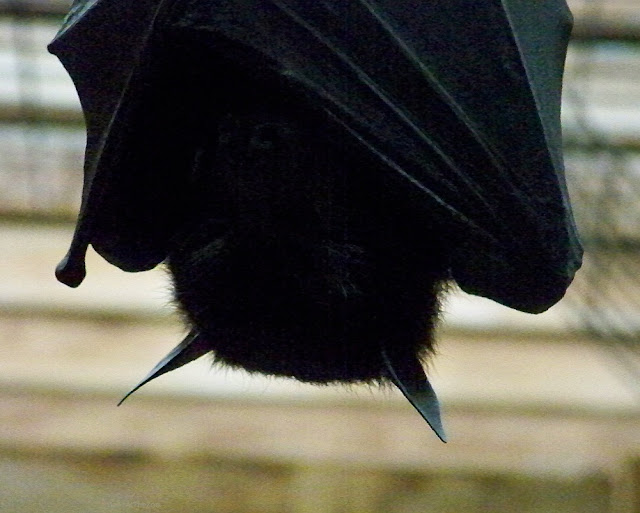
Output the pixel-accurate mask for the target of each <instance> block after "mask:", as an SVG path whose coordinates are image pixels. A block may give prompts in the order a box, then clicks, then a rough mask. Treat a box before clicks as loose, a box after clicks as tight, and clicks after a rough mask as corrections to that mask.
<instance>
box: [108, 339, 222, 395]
mask: <svg viewBox="0 0 640 513" xmlns="http://www.w3.org/2000/svg"><path fill="white" fill-rule="evenodd" d="M210 351H211V348H210V347H209V345H208V344H207V343H206V342H205V341H204V339H203V338H202V337H201V336H200V334H199V333H197V332H195V331H191V332H190V333H189V334H188V335H187V336H186V337H185V338H184V340H183V341H182V342H180V343H179V344H178V345H177V346H176V347H174V348H173V349H172V350H171V351H170V352H169V354H167V355H166V356H165V357H164V358H163V359H162V360H160V361H159V362H158V363H157V364H156V366H155V367H154V368H153V369H151V372H149V374H147V376H146V377H145V378H144V379H143V380H142V381H140V383H138V384H137V385H136V386H135V387H133V388H132V389H131V390H130V391H129V392H127V395H125V396H124V397H123V398H122V399H121V400H120V402H119V403H118V406H120V405H121V404H122V403H123V402H124V401H125V400H126V399H127V398H128V397H129V396H130V395H131V394H133V393H134V392H135V391H136V390H138V389H139V388H141V387H142V386H144V385H146V384H147V383H149V381H152V380H154V379H156V378H157V377H158V376H162V375H163V374H166V373H167V372H171V371H172V370H176V369H178V368H180V367H182V366H183V365H186V364H187V363H189V362H192V361H193V360H197V359H198V358H200V357H201V356H203V355H205V354H207V353H208V352H210Z"/></svg>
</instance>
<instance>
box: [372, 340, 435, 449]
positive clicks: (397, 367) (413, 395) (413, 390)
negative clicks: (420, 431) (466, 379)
mask: <svg viewBox="0 0 640 513" xmlns="http://www.w3.org/2000/svg"><path fill="white" fill-rule="evenodd" d="M381 354H382V359H383V361H384V363H385V365H386V367H387V371H388V372H389V377H390V378H391V381H393V384H394V385H395V386H397V387H398V388H399V389H400V391H401V392H402V393H403V394H404V396H405V397H406V398H407V399H408V400H409V402H410V403H411V404H412V405H413V407H414V408H415V409H416V410H418V413H420V415H421V416H422V418H423V419H424V420H426V421H427V424H429V427H431V429H433V431H434V433H435V434H436V435H438V438H440V440H442V441H443V442H445V443H446V442H447V436H446V435H445V432H444V428H443V427H442V420H441V418H440V404H439V403H438V398H437V397H436V393H435V391H434V390H433V387H432V386H431V383H429V380H428V379H427V376H426V374H425V372H424V369H423V368H422V365H421V364H420V361H419V360H418V359H417V358H416V357H411V358H409V359H408V360H406V361H403V362H402V363H398V362H395V363H394V362H392V361H391V359H390V358H389V355H388V354H387V351H386V349H385V348H384V347H383V348H382V349H381Z"/></svg>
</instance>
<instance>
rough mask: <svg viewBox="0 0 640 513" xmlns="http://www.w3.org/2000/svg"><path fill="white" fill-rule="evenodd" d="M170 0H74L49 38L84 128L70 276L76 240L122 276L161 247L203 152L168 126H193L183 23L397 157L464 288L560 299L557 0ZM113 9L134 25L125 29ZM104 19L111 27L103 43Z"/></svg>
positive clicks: (147, 263)
mask: <svg viewBox="0 0 640 513" xmlns="http://www.w3.org/2000/svg"><path fill="white" fill-rule="evenodd" d="M165 5H169V4H165V3H164V2H160V1H157V0H156V1H151V0H147V1H142V2H136V3H133V2H128V1H126V0H117V1H116V0H111V1H107V0H94V1H76V3H75V4H74V11H72V14H71V16H70V18H69V20H68V21H67V23H66V24H65V28H63V30H62V31H61V33H60V35H59V36H58V37H57V38H56V40H54V42H53V43H52V45H51V47H50V48H51V51H52V52H54V53H56V54H57V55H59V56H60V58H61V59H62V61H63V63H64V64H65V66H66V67H67V69H68V70H69V72H70V74H71V75H72V78H73V79H74V81H75V83H76V85H77V87H78V92H79V95H80V97H81V101H82V104H83V108H84V110H85V113H86V114H85V115H86V117H87V125H88V131H89V136H88V143H87V161H86V167H85V192H84V198H83V206H82V212H81V214H80V219H79V223H78V228H77V231H76V236H75V238H74V242H73V244H72V248H71V251H70V254H69V255H68V258H67V260H65V261H63V263H62V264H61V267H60V268H59V269H60V272H59V276H60V278H61V279H62V280H63V281H65V280H66V282H68V283H70V284H74V283H75V282H78V283H79V281H78V280H77V279H76V278H74V277H76V276H80V275H81V273H80V272H78V271H75V269H78V268H80V267H81V266H80V262H81V261H82V260H83V257H81V256H79V255H81V253H82V251H80V250H79V249H78V248H80V249H82V248H83V247H86V245H87V244H89V243H90V244H92V245H93V246H94V247H96V249H97V250H98V251H99V252H100V253H101V254H102V255H103V256H105V258H107V259H108V260H109V261H111V262H112V263H114V264H116V265H118V266H119V267H121V268H123V269H125V270H143V269H147V268H150V267H153V266H154V265H156V264H157V263H158V262H160V261H161V260H162V259H163V258H164V256H165V255H166V251H167V249H166V248H167V245H168V244H169V241H170V238H171V235H172V233H173V231H174V230H175V229H176V223H177V222H178V221H176V219H179V215H178V214H177V213H178V212H179V211H180V206H181V203H180V199H179V198H180V197H181V195H182V194H183V193H184V191H186V190H187V185H185V183H184V182H185V178H184V177H185V176H187V175H188V169H189V165H190V162H189V154H190V152H191V153H192V152H193V147H192V146H190V144H192V142H191V141H190V140H189V137H186V136H185V135H184V134H185V133H191V134H192V136H191V138H192V139H193V132H190V131H188V130H186V131H185V130H178V129H176V127H179V126H184V123H188V122H189V120H185V119H183V118H181V117H180V116H181V115H182V114H181V113H183V112H185V110H188V109H185V102H187V103H188V101H189V100H188V99H184V96H189V95H188V94H187V95H185V94H181V92H182V93H184V91H185V89H184V87H185V83H186V82H188V81H189V78H188V77H187V78H184V77H182V78H181V77H180V74H179V73H178V76H175V75H174V76H173V78H171V76H170V75H168V74H167V73H165V71H166V69H167V68H168V67H167V66H166V65H164V64H163V63H166V59H165V55H166V49H167V48H170V47H171V41H172V39H171V38H172V37H175V35H176V34H185V33H189V34H192V35H197V37H194V40H197V41H199V42H201V43H202V44H205V45H207V44H209V45H210V46H211V47H212V48H214V49H215V48H222V49H223V51H224V53H225V58H226V59H227V60H229V61H233V62H235V63H236V64H237V65H238V66H241V67H242V66H245V67H246V68H247V71H248V72H249V73H252V74H255V75H257V76H274V77H278V79H279V80H281V81H284V82H286V83H287V84H290V85H291V86H292V87H293V88H295V89H296V90H297V91H300V94H301V97H302V98H303V101H306V102H308V103H309V104H310V105H314V106H316V107H319V108H321V109H323V110H324V111H325V112H326V113H327V115H328V116H329V117H330V119H332V120H333V122H334V123H335V124H336V125H337V126H340V127H341V129H343V130H344V131H345V133H347V134H350V136H351V138H352V139H353V141H355V142H356V143H357V144H359V145H360V146H361V148H362V149H363V150H364V151H365V152H367V153H368V154H369V155H372V156H374V157H375V158H376V159H377V160H378V161H379V162H381V163H382V164H384V165H385V166H387V168H388V169H389V173H388V174H389V177H390V178H389V180H390V184H391V186H393V187H395V188H396V189H397V190H398V191H403V192H401V194H405V195H406V197H407V201H412V202H415V203H416V204H417V205H419V208H420V209H422V210H423V211H424V213H425V215H428V216H432V217H436V218H437V219H439V220H441V221H442V223H444V224H446V225H448V226H449V227H450V230H449V231H448V233H450V234H451V236H452V237H453V238H455V242H456V248H457V249H456V251H455V254H454V255H453V257H452V258H453V261H452V273H453V276H454V278H455V279H456V281H457V282H458V284H459V285H460V286H461V287H462V288H463V289H464V290H466V291H468V292H470V293H473V294H478V295H481V296H486V297H489V298H491V299H494V300H496V301H498V302H501V303H503V304H505V305H507V306H510V307H513V308H517V309H520V310H523V311H529V312H540V311H543V310H545V309H546V308H548V307H549V306H551V305H552V304H554V303H555V302H556V301H558V300H559V299H560V298H561V297H562V296H563V294H564V292H565V290H566V288H567V287H568V285H569V283H570V282H571V280H572V278H573V275H574V273H575V272H576V270H577V269H578V267H579V266H580V261H581V255H582V250H581V247H580V244H579V241H578V237H577V234H576V229H575V225H574V221H573V217H572V214H571V209H570V205H569V199H568V194H567V190H566V184H565V179H564V172H563V161H562V152H561V132H560V95H561V83H562V73H563V66H564V58H565V53H566V47H567V41H568V37H569V32H570V28H571V15H570V12H569V10H568V8H567V6H566V3H565V2H564V0H539V1H536V2H529V1H527V0H487V1H485V2H477V1H474V0H449V1H447V2H442V1H436V2H424V1H421V0H348V1H346V0H319V1H317V2H308V1H305V0H210V1H203V0H176V1H174V2H171V4H170V8H168V7H166V6H165ZM114 13H115V14H114ZM113 16H115V17H117V18H120V17H121V18H122V19H127V20H130V19H131V17H136V19H135V20H134V21H128V22H126V23H125V28H124V29H121V28H120V24H117V25H110V24H109V23H108V20H109V19H111V18H110V17H113ZM98 22H99V23H100V24H104V25H96V23H98ZM121 30H124V32H125V34H124V36H120V35H119V32H120V31H121ZM96 31H97V32H98V33H103V32H107V31H111V32H110V33H109V35H108V37H106V38H105V39H100V40H99V41H98V42H96V37H95V34H96ZM88 34H92V35H93V36H92V38H91V41H93V43H91V44H90V43H89V42H88V39H87V35H88ZM127 37H128V38H129V39H127ZM83 41H84V42H83ZM127 41H128V42H127ZM107 45H108V46H107ZM96 46H97V48H96ZM123 46H127V48H128V50H127V52H128V53H126V55H127V57H126V58H123V59H122V60H120V62H119V63H115V62H111V61H110V62H108V63H106V64H105V65H106V66H107V69H111V68H113V69H112V70H111V71H109V72H108V73H106V75H105V78H102V77H101V74H100V72H99V71H96V70H95V69H94V68H91V66H93V65H90V64H87V63H88V62H89V61H90V60H93V59H94V58H95V54H96V53H102V54H103V56H102V57H101V60H102V62H104V61H105V60H108V59H109V58H108V57H105V55H115V54H117V53H118V52H120V51H124V50H121V48H122V47H123ZM85 47H86V48H88V50H87V53H86V54H85V55H84V56H78V55H77V52H79V49H84V48H85ZM74 63H75V64H74ZM208 64H209V63H207V62H201V63H200V64H199V67H207V65H208ZM109 66H111V68H110V67H109ZM169 68H170V66H169ZM92 69H93V70H94V71H95V72H94V71H91V70H92ZM219 72H220V76H224V74H225V70H224V69H220V70H219ZM114 77H115V78H114ZM103 81H106V82H107V83H108V85H107V87H104V88H103V87H102V86H100V83H101V82H103ZM96 88H97V89H96ZM105 91H108V94H107V93H106V92H105ZM98 93H99V94H98ZM211 94H214V95H215V91H214V92H212V93H211ZM102 95H106V96H107V97H108V98H106V99H93V98H94V97H95V96H102ZM221 101H222V100H221ZM158 107H162V108H161V109H160V108H158ZM187 107H189V105H187ZM158 112H161V113H162V114H158ZM149 119H152V123H150V122H149ZM125 189H126V190H125ZM167 191H171V197H169V193H168V192H167ZM131 223H134V224H135V227H130V226H129V225H130V224H131ZM74 248H75V249H74ZM74 251H75V252H74ZM75 284H77V283H75Z"/></svg>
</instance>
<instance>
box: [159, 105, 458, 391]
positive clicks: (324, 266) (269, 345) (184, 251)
mask: <svg viewBox="0 0 640 513" xmlns="http://www.w3.org/2000/svg"><path fill="white" fill-rule="evenodd" d="M286 112H287V108H286V107H285V108H282V106H280V105H279V106H273V105H272V106H271V107H268V108H267V107H264V106H260V107H246V108H235V109H234V111H233V112H231V113H228V114H227V116H225V117H224V119H223V120H222V121H221V122H220V125H219V127H218V131H217V134H216V135H215V137H216V138H217V141H212V144H211V148H210V149H208V150H206V151H203V152H201V154H200V156H199V159H198V163H197V166H196V172H195V174H194V179H193V198H194V202H193V205H194V209H193V215H192V217H191V219H190V221H189V222H188V223H186V228H185V229H183V230H182V232H181V234H180V235H179V236H178V237H177V239H176V240H175V243H174V247H175V248H176V249H174V250H173V251H172V252H171V254H170V257H169V259H168V267H169V270H170V272H171V274H172V277H173V283H174V289H175V297H176V300H177V302H178V304H179V307H180V309H181V310H182V312H183V313H184V316H185V318H186V319H187V322H188V323H189V324H190V325H191V327H192V328H195V329H196V330H198V331H199V332H200V333H201V334H202V335H203V336H204V337H205V338H206V340H207V341H208V342H209V343H210V345H211V349H212V350H213V352H214V354H215V356H216V358H217V359H218V360H219V361H222V362H225V363H227V364H229V365H231V366H233V367H242V368H244V369H247V370H249V371H255V372H261V373H264V374H270V375H278V376H291V377H294V378H297V379H299V380H301V381H306V382H314V383H327V382H336V381H339V382H369V381H377V380H382V379H384V378H385V376H386V371H385V370H384V366H383V363H382V360H381V356H380V348H381V346H382V345H384V346H385V347H386V348H387V351H388V352H389V353H397V355H398V356H399V357H401V356H402V355H404V354H406V355H419V356H421V357H424V356H426V355H428V354H430V353H431V352H432V351H433V345H434V338H433V329H434V325H435V322H436V319H437V315H438V311H439V307H438V294H439V292H440V291H441V288H442V284H443V283H444V282H445V280H446V278H447V264H446V261H447V259H446V249H445V247H446V244H445V243H444V239H446V237H445V236H444V235H443V234H439V233H438V232H437V230H435V229H434V228H433V227H432V226H431V227H430V226H420V225H419V224H418V225H416V223H415V222H413V220H412V219H411V216H412V213H411V211H410V208H409V207H408V206H407V205H404V204H403V203H402V201H401V199H402V198H400V199H397V198H396V197H395V196H394V195H393V193H392V191H391V190H389V189H388V186H387V184H386V183H385V182H384V180H381V179H380V177H381V176H383V175H384V173H383V172H378V170H376V169H375V166H369V165H368V164H367V163H366V162H364V161H362V160H361V159H359V157H358V155H357V154H356V152H354V151H353V150H352V149H351V148H349V147H347V145H346V144H344V143H343V141H342V140H340V139H339V138H337V137H336V136H335V134H334V135H329V134H327V133H321V132H319V131H318V129H316V128H314V127H316V126H322V125H320V124H319V123H316V122H311V121H304V117H303V116H299V115H292V114H286ZM324 126H326V124H325V125H324ZM385 172H387V173H388V170H385Z"/></svg>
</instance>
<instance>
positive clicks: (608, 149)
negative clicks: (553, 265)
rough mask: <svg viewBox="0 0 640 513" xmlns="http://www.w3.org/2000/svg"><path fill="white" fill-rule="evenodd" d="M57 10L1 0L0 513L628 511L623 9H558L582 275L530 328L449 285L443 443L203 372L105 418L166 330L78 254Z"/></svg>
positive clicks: (68, 89)
mask: <svg viewBox="0 0 640 513" xmlns="http://www.w3.org/2000/svg"><path fill="white" fill-rule="evenodd" d="M69 3H70V2H69V0H13V1H9V0H0V385H1V386H0V512H2V513H35V512H45V511H46V512H48V513H57V512H67V513H68V512H89V511H91V512H93V513H102V512H109V513H129V512H136V513H152V512H153V513H165V512H167V513H168V512H177V511H190V512H194V513H209V512H211V513H213V512H216V513H262V512H265V513H270V512H274V513H275V512H279V513H316V512H318V513H319V512H322V513H334V512H335V513H338V512H340V513H359V512H367V513H377V512H381V513H382V512H384V513H413V512H423V511H429V512H431V513H445V512H446V513H454V512H456V513H458V512H460V511H464V512H468V513H475V512H513V511H518V512H523V513H534V512H536V513H537V512H540V513H542V512H545V513H548V512H557V513H565V512H567V513H568V512H576V513H577V512H580V513H605V512H606V513H623V512H624V513H634V512H635V513H637V512H640V253H639V251H638V250H639V249H640V202H639V201H638V197H639V193H640V4H639V3H638V1H637V0H570V2H569V4H570V6H571V8H572V10H573V12H574V15H575V18H576V28H575V31H574V38H573V42H572V46H571V49H570V54H569V59H568V62H567V78H566V86H565V105H564V114H563V115H564V126H565V141H566V162H567V174H568V179H569V182H570V186H571V193H572V198H573V200H574V207H575V210H576V214H577V217H578V223H579V225H580V229H581V231H582V235H583V237H584V242H585V246H586V249H587V258H586V262H585V266H584V269H583V270H582V271H581V272H580V273H579V277H578V279H577V280H576V282H575V284H574V285H573V286H572V288H571V289H570V292H569V294H568V295H567V297H566V298H565V299H564V300H563V301H562V302H561V303H560V304H559V305H557V306H555V307H554V308H552V309H551V310H550V311H548V312H546V313H544V314H542V315H539V316H531V315H526V314H521V313H518V312H514V311H510V310H508V309H507V308H504V307H501V306H499V305H497V304H494V303H492V302H490V301H487V300H482V299H478V298H472V297H470V296H467V295H464V294H462V293H459V292H454V293H453V294H452V295H451V297H450V298H449V300H448V302H447V304H446V308H445V315H444V322H443V326H442V328H441V330H440V354H439V355H438V357H437V358H436V359H435V360H434V362H433V363H432V364H431V368H430V376H432V380H433V382H434V385H435V387H436V389H437V390H438V391H439V395H440V397H441V401H442V402H443V405H444V422H445V426H446V428H447V431H448V434H449V438H450V442H449V444H447V445H444V444H441V443H440V442H439V441H438V440H437V439H436V437H435V436H434V435H433V434H432V433H431V432H430V430H429V429H428V427H427V426H426V424H424V421H422V420H421V419H420V418H419V416H418V415H417V414H416V413H415V412H414V411H413V410H412V409H411V407H410V406H409V405H408V403H406V401H404V400H403V399H402V398H400V397H399V396H398V395H397V394H395V393H394V392H393V391H390V390H389V391H383V392H377V391H372V390H370V389H367V388H363V389H359V388H352V389H349V390H343V389H338V388H332V387H323V388H316V387H311V386H305V385H299V384H296V383H293V382H290V381H285V380H275V379H269V380H266V379H260V378H256V377H250V376H248V375H245V374H243V373H238V372H231V371H228V370H220V369H211V366H210V362H207V361H198V362H195V363H193V364H191V365H189V366H187V367H185V368H183V369H181V370H180V371H177V372H175V373H173V374H172V375H168V376H166V377H163V378H161V379H159V380H158V381H157V382H154V383H153V384H151V385H148V386H147V387H146V389H144V390H143V391H141V392H139V393H137V394H136V395H135V396H133V397H132V398H131V399H129V401H128V402H127V403H125V404H124V405H123V406H121V407H119V408H116V403H117V401H118V400H119V399H120V398H121V397H122V395H123V394H124V393H125V392H126V391H127V390H128V389H129V388H130V387H131V386H132V385H133V384H135V383H136V382H137V381H138V380H139V379H141V378H142V377H143V376H144V375H145V374H146V372H147V371H148V369H150V368H151V367H152V366H153V365H154V364H155V363H156V361H157V360H159V359H160V358H161V357H162V356H163V355H164V354H165V353H166V352H167V351H168V350H169V349H170V348H172V347H173V346H174V345H175V344H176V343H177V341H178V340H179V338H180V337H181V336H182V332H181V327H180V325H179V323H178V319H177V318H176V316H175V315H174V314H173V312H172V309H171V306H170V299H169V294H168V287H167V280H166V279H165V276H164V274H163V272H162V270H155V271H151V272H148V273H142V274H135V275H128V274H125V273H123V272H121V271H119V270H117V269H115V268H112V267H110V266H108V265H107V264H106V263H104V262H103V261H101V260H100V259H99V258H97V257H96V256H95V255H94V254H90V255H89V258H88V262H87V263H88V268H89V274H88V277H87V279H86V281H85V282H84V283H83V284H82V286H81V287H80V288H79V289H77V290H71V289H68V288H66V287H64V286H63V285H60V284H58V283H57V282H56V281H55V278H54V276H53V270H54V267H55V265H56V264H57V262H58V261H59V260H60V258H61V257H62V256H63V255H64V253H65V251H66V248H67V245H68V243H69V241H70V239H71V233H72V228H73V223H74V220H75V214H76V212H77V209H78V205H79V198H80V192H81V182H82V178H81V175H82V160H83V150H84V130H83V124H82V116H81V112H80V110H79V106H78V101H77V97H76V94H75V91H74V89H73V86H72V85H71V83H70V81H69V79H68V77H67V75H66V73H65V72H64V70H63V68H62V67H61V65H60V64H59V63H58V61H57V60H56V59H55V58H54V57H52V56H50V55H48V54H47V52H46V48H45V47H46V44H47V43H48V42H49V41H50V40H51V39H52V38H53V36H54V34H55V32H56V30H57V27H58V26H59V24H60V21H61V18H62V16H63V14H64V13H65V12H66V10H67V9H68V7H69Z"/></svg>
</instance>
